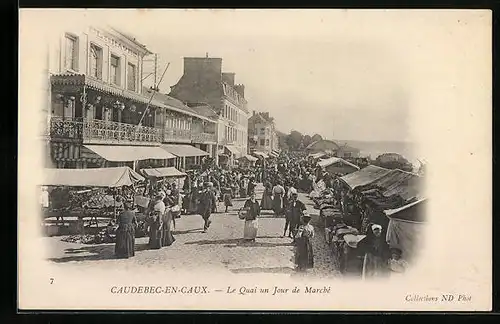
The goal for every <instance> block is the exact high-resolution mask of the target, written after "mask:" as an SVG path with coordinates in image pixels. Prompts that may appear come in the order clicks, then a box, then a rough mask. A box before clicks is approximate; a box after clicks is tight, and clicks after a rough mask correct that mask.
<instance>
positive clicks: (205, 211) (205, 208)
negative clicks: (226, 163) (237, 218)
mask: <svg viewBox="0 0 500 324" xmlns="http://www.w3.org/2000/svg"><path fill="white" fill-rule="evenodd" d="M202 188H203V189H202V190H201V192H200V203H199V206H198V213H199V214H200V215H201V217H203V220H204V221H205V223H204V225H203V233H206V232H207V230H208V228H209V227H210V223H211V222H212V221H210V215H211V213H212V202H213V198H212V196H213V193H212V190H211V189H210V188H209V184H208V183H205V184H204V185H203V187H202Z"/></svg>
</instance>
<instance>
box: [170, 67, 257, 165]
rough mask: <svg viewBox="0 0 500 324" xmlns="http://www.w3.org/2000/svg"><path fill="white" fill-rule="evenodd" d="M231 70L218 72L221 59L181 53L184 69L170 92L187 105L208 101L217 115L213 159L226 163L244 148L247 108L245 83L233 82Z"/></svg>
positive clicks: (244, 152) (246, 144)
mask: <svg viewBox="0 0 500 324" xmlns="http://www.w3.org/2000/svg"><path fill="white" fill-rule="evenodd" d="M234 80H235V73H223V72H222V59H221V58H209V57H202V58H200V57H185V58H184V73H183V75H182V77H181V78H180V79H179V81H178V82H177V84H175V85H174V86H172V88H171V92H170V94H169V95H170V96H172V97H175V98H177V99H179V100H182V101H183V102H186V103H187V104H188V105H190V106H196V105H208V106H209V107H211V109H213V110H214V111H215V112H216V113H217V114H218V115H219V120H218V123H217V131H216V133H217V148H218V150H217V151H218V154H217V158H216V159H217V162H219V158H223V157H225V156H227V157H229V160H230V163H232V162H234V160H235V159H237V158H239V157H241V156H243V155H245V154H247V152H248V117H249V116H248V108H247V101H246V99H245V86H244V85H242V84H235V83H234Z"/></svg>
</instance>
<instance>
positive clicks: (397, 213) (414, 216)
mask: <svg viewBox="0 0 500 324" xmlns="http://www.w3.org/2000/svg"><path fill="white" fill-rule="evenodd" d="M425 201H427V199H426V198H424V199H419V200H417V201H415V202H412V203H409V204H406V205H404V206H402V207H399V208H393V209H386V210H384V214H385V215H386V216H387V217H389V218H391V219H398V220H402V221H409V222H418V223H422V222H424V221H425V220H424V218H423V217H422V216H423V213H420V212H419V211H418V210H417V209H421V208H424V207H425V206H424V202H425Z"/></svg>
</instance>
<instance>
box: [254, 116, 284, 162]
mask: <svg viewBox="0 0 500 324" xmlns="http://www.w3.org/2000/svg"><path fill="white" fill-rule="evenodd" d="M248 146H249V149H250V151H259V152H265V153H268V154H270V153H271V152H272V151H276V150H278V147H279V141H278V134H277V131H276V126H275V124H274V119H273V118H272V117H270V116H269V113H268V112H258V113H256V112H255V111H254V112H253V114H252V116H251V117H250V118H249V119H248Z"/></svg>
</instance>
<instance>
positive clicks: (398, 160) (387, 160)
mask: <svg viewBox="0 0 500 324" xmlns="http://www.w3.org/2000/svg"><path fill="white" fill-rule="evenodd" d="M373 164H375V165H376V166H379V167H382V168H386V169H391V170H393V169H400V170H403V171H407V172H412V171H413V164H411V163H410V162H409V161H408V160H407V159H406V158H404V157H403V156H401V155H399V154H390V155H389V154H381V155H379V156H377V158H376V159H375V162H374V163H373Z"/></svg>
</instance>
